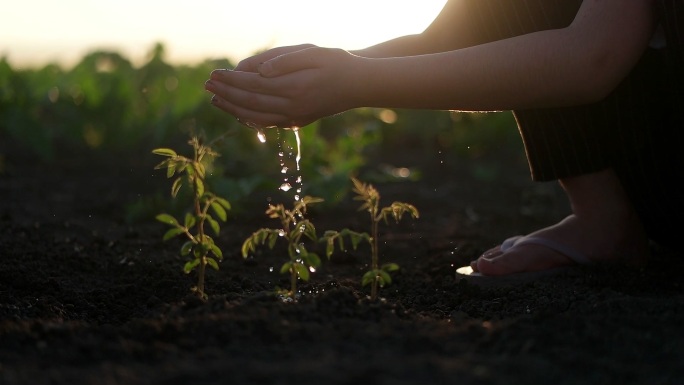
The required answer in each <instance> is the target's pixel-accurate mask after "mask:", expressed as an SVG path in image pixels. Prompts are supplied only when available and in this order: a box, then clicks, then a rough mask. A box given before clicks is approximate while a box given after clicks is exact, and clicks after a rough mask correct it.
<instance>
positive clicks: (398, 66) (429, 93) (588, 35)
mask: <svg viewBox="0 0 684 385" xmlns="http://www.w3.org/2000/svg"><path fill="white" fill-rule="evenodd" d="M652 24H653V16H652V10H651V1H649V0H639V1H629V2H624V1H621V0H586V1H585V2H584V4H583V5H582V7H581V8H580V10H579V12H578V14H577V17H576V18H575V20H574V21H573V23H572V24H571V25H570V26H569V27H567V28H563V29H556V30H546V31H540V32H536V33H531V34H527V35H522V36H518V37H515V38H510V39H505V40H500V41H495V42H492V43H487V44H482V45H478V46H474V47H469V48H464V49H458V50H454V51H449V52H444V53H437V54H428V55H421V56H414V57H405V58H391V59H372V60H368V59H367V60H360V62H359V63H358V72H357V74H359V75H360V77H361V78H362V81H360V82H359V83H362V84H364V86H363V91H360V92H358V93H355V96H357V97H358V99H356V100H355V102H354V103H353V104H354V105H359V106H360V105H363V106H380V105H382V106H392V107H409V108H437V109H459V110H470V111H484V110H509V109H522V108H541V107H556V106H566V105H577V104H585V103H590V102H594V101H598V100H600V99H602V98H604V97H605V96H606V95H607V94H608V93H609V92H610V91H612V90H613V89H614V87H616V86H617V84H618V83H619V82H620V81H621V80H622V79H623V78H624V76H626V74H627V73H628V72H629V71H630V70H631V68H632V67H633V66H634V65H635V64H636V62H637V61H638V59H639V58H640V57H641V55H642V53H643V51H644V49H645V48H646V46H647V44H648V41H649V39H650V37H651V35H652V30H653V25H652ZM361 61H362V62H361ZM409 90H410V91H409Z"/></svg>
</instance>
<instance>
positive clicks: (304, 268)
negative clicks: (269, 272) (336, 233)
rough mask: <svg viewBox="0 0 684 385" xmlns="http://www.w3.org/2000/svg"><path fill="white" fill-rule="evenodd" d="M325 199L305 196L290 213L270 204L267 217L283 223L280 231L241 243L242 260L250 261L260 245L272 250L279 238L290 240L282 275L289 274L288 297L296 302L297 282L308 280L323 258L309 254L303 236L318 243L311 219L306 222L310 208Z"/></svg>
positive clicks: (261, 232)
mask: <svg viewBox="0 0 684 385" xmlns="http://www.w3.org/2000/svg"><path fill="white" fill-rule="evenodd" d="M322 201H323V199H321V198H315V197H310V196H305V197H303V198H302V199H300V200H297V201H295V203H294V206H293V209H292V210H287V209H285V206H283V205H282V204H278V205H276V206H274V205H268V209H267V210H266V215H268V217H269V218H273V219H278V220H280V225H281V228H279V229H270V228H262V229H259V230H257V231H255V232H254V233H252V235H251V236H250V237H249V238H247V239H246V240H245V242H244V243H243V244H242V257H243V258H247V257H248V256H249V253H250V252H254V251H256V247H257V245H263V244H268V247H269V248H270V249H273V247H274V246H275V244H276V242H277V241H278V239H279V238H284V239H285V240H286V241H287V253H288V256H289V260H288V261H287V262H285V263H284V264H283V266H282V267H281V268H280V274H287V273H288V272H289V273H290V291H289V292H287V293H286V294H287V296H288V297H289V298H290V299H292V300H295V299H296V294H297V279H301V280H302V281H308V280H309V276H310V275H309V273H310V272H313V271H315V270H316V269H317V268H318V267H319V266H320V265H321V259H320V258H319V257H318V255H317V254H315V253H312V252H309V251H308V250H307V249H306V247H304V243H303V242H302V236H306V237H307V238H309V239H310V240H313V241H316V240H317V238H316V228H315V227H314V225H313V223H311V221H309V220H308V219H304V214H306V207H307V205H310V204H313V203H318V202H322Z"/></svg>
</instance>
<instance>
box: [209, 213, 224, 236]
mask: <svg viewBox="0 0 684 385" xmlns="http://www.w3.org/2000/svg"><path fill="white" fill-rule="evenodd" d="M207 222H209V226H211V229H212V230H214V234H216V235H219V233H220V232H221V226H219V223H218V221H216V220H215V219H213V218H209V217H207Z"/></svg>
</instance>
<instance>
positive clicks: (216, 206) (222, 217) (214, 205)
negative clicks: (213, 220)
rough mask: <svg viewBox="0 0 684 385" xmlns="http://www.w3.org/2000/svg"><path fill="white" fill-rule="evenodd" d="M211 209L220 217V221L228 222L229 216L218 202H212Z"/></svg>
mask: <svg viewBox="0 0 684 385" xmlns="http://www.w3.org/2000/svg"><path fill="white" fill-rule="evenodd" d="M211 208H212V209H213V210H214V212H215V213H216V215H217V216H218V217H219V219H220V220H222V221H224V222H225V221H226V219H227V216H226V210H225V209H224V208H223V206H222V205H221V204H220V203H218V202H212V203H211Z"/></svg>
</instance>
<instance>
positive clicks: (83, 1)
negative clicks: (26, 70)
mask: <svg viewBox="0 0 684 385" xmlns="http://www.w3.org/2000/svg"><path fill="white" fill-rule="evenodd" d="M445 3H446V0H410V1H396V0H370V1H368V0H344V1H342V0H340V1H320V0H290V1H282V0H262V1H254V0H221V1H219V0H200V1H196V2H192V3H191V2H187V1H173V2H156V1H139V0H137V1H134V0H118V1H113V0H63V1H52V0H22V1H18V0H10V1H6V2H4V3H3V7H2V12H0V57H2V56H4V57H6V58H7V60H8V61H9V62H10V63H11V64H12V65H19V66H40V65H44V64H47V63H48V62H53V63H59V64H62V65H72V64H74V63H75V62H76V61H78V60H79V59H80V58H81V57H83V55H84V54H86V53H88V52H90V51H93V50H100V49H102V50H114V51H117V52H120V53H122V54H123V55H124V56H127V57H128V58H129V59H131V60H132V61H133V62H136V63H139V62H141V61H142V60H144V59H145V55H146V54H147V52H149V50H150V49H151V48H152V47H153V45H154V44H155V43H157V42H161V43H162V44H164V45H165V47H166V52H167V59H168V60H169V61H170V62H172V63H176V64H181V63H186V64H191V63H194V62H196V61H200V60H204V59H208V58H228V59H230V60H231V61H233V62H237V61H239V60H240V59H242V58H244V57H247V56H249V55H251V54H253V53H255V52H257V51H259V50H262V49H266V48H270V47H275V46H280V45H293V44H301V43H313V44H317V45H320V46H326V47H338V48H344V49H357V48H363V47H366V46H369V45H373V44H376V43H379V42H381V41H384V40H388V39H391V38H394V37H398V36H401V35H406V34H412V33H419V32H421V31H422V30H424V29H425V27H427V26H428V25H429V23H430V22H431V21H432V20H433V19H434V18H435V16H437V14H438V13H439V11H440V10H441V9H442V7H443V6H444V4H445Z"/></svg>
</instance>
